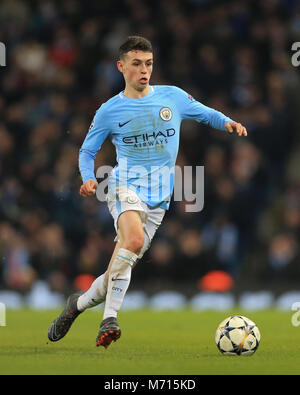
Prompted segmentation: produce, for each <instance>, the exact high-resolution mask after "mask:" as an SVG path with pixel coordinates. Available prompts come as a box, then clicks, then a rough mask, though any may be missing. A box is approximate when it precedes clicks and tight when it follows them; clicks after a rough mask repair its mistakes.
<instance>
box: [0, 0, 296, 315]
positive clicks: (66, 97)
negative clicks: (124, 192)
mask: <svg viewBox="0 0 300 395" xmlns="http://www.w3.org/2000/svg"><path fill="white" fill-rule="evenodd" d="M0 22H1V23H0V41H1V42H3V43H4V44H5V45H6V51H7V59H6V66H5V67H1V69H0V83H1V91H0V251H1V261H0V289H1V292H0V295H1V298H2V299H1V300H2V301H5V303H7V304H8V305H9V306H11V307H16V306H18V304H20V303H23V302H24V300H26V301H27V303H29V302H30V301H31V303H32V306H40V307H41V306H52V305H55V303H56V302H57V301H60V299H59V298H58V299H57V298H56V299H55V298H53V296H58V295H65V296H66V295H68V294H69V293H70V292H72V291H73V289H74V288H76V289H78V288H82V287H84V286H86V284H88V283H89V281H90V280H91V279H92V278H93V276H98V275H100V274H101V273H102V272H103V271H104V270H105V268H106V265H107V262H108V260H109V258H110V255H111V253H112V250H113V247H114V241H113V239H114V228H113V222H112V218H111V217H110V214H109V212H108V210H107V207H106V205H105V204H104V203H101V202H99V201H98V200H97V199H96V198H89V199H84V198H81V197H80V196H79V193H78V191H79V187H80V185H81V179H80V175H79V172H78V150H79V148H80V146H81V144H82V142H83V139H84V137H85V135H86V133H87V130H88V128H89V125H90V123H91V120H92V118H93V114H94V112H95V110H96V109H97V108H98V107H99V106H100V104H101V103H103V102H105V101H106V100H107V99H108V98H110V97H111V96H113V95H115V94H116V93H118V92H119V91H121V90H122V89H123V87H124V85H123V79H122V76H121V74H120V73H119V72H118V71H117V69H116V67H115V62H116V59H117V50H118V47H119V45H120V43H122V42H123V41H124V39H126V37H127V36H128V35H130V34H140V35H144V36H145V37H147V38H148V39H149V40H151V41H152V43H153V47H154V56H155V67H154V72H153V76H152V80H151V83H152V84H153V85H154V84H173V85H177V86H179V87H181V88H183V89H184V90H186V91H188V92H189V93H190V94H192V95H193V96H194V97H195V98H197V99H198V100H199V101H201V102H202V103H204V104H206V105H208V106H211V107H213V108H215V109H217V110H220V111H222V112H224V113H225V114H226V115H229V116H230V117H231V118H233V119H234V120H236V121H238V122H241V123H243V124H244V125H245V126H246V127H247V130H248V138H243V139H241V138H238V137H233V136H228V135H227V134H225V133H222V132H220V131H215V130H212V129H210V128H208V127H206V126H204V125H201V124H198V123H196V122H193V121H184V122H183V124H182V132H181V145H180V152H179V156H178V161H177V164H179V165H181V166H184V165H189V166H196V165H202V166H205V204H204V209H203V211H201V212H199V213H187V212H185V202H172V204H171V209H170V211H169V212H168V213H167V215H166V217H165V220H164V222H163V225H162V226H161V228H160V229H159V231H158V233H157V235H156V237H155V239H154V240H153V243H152V247H151V249H150V250H149V251H148V252H147V253H146V255H145V257H144V259H143V262H141V263H140V264H139V265H138V266H137V267H136V269H135V271H134V274H133V279H132V283H131V287H130V289H131V290H132V291H134V290H136V291H144V292H145V293H146V294H147V295H155V294H157V292H160V291H164V290H165V291H176V292H180V294H177V296H178V295H184V296H186V297H192V296H193V295H197V294H202V295H203V294H204V293H205V292H207V291H209V292H213V293H214V294H215V292H217V293H218V292H219V294H220V295H222V296H224V292H225V294H226V295H227V296H228V295H241V293H242V292H245V291H247V292H256V294H251V295H252V296H255V295H256V296H257V297H258V299H254V300H255V301H256V302H257V304H256V302H255V306H256V307H258V306H259V303H261V305H266V303H267V301H268V300H270V294H269V293H268V291H271V292H272V294H271V295H273V296H274V295H282V294H283V293H285V292H287V291H297V290H299V279H300V260H299V231H300V182H299V171H300V160H299V158H300V138H299V128H300V111H299V109H300V104H299V100H300V99H299V87H300V67H299V68H297V67H293V65H292V63H291V57H292V54H293V53H292V51H291V46H292V43H293V42H295V41H300V40H299V37H300V6H299V2H298V1H296V0H266V1H251V0H246V1H242V2H241V1H231V0H228V1H224V2H220V1H213V0H186V1H179V0H160V1H156V0H155V1H151V2H149V1H146V0H124V1H108V0H101V1H94V0H91V1H89V2H86V3H83V2H80V1H79V0H65V1H64V2H60V1H48V0H40V1H34V0H31V1H19V0H2V1H1V4H0ZM114 161H115V157H114V151H113V148H112V146H111V144H110V143H109V142H106V143H105V144H104V146H103V147H102V149H101V151H100V154H99V155H98V157H97V161H96V168H97V167H99V166H101V165H103V164H106V165H113V164H114ZM220 273H221V274H224V273H226V274H227V275H228V276H225V277H224V275H223V276H221V277H220V276H218V274H220ZM208 274H209V276H208ZM257 292H258V293H257ZM206 295H207V294H206ZM173 296H174V294H173ZM26 298H27V299H26ZM268 298H269V299H268ZM222 300H225V299H224V298H223V299H222ZM177 302H178V299H177ZM167 303H169V300H168V302H167ZM250 304H251V303H250Z"/></svg>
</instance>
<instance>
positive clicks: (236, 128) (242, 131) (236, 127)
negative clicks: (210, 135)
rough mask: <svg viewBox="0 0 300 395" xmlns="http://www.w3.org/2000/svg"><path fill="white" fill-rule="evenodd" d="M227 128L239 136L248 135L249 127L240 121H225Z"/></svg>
mask: <svg viewBox="0 0 300 395" xmlns="http://www.w3.org/2000/svg"><path fill="white" fill-rule="evenodd" d="M225 129H226V130H227V132H229V133H236V134H238V135H239V136H245V137H246V136H247V129H246V128H245V127H244V126H243V125H242V124H241V123H238V122H226V123H225Z"/></svg>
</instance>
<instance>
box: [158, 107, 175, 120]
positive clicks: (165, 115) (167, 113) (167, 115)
mask: <svg viewBox="0 0 300 395" xmlns="http://www.w3.org/2000/svg"><path fill="white" fill-rule="evenodd" d="M159 115H160V117H161V119H162V120H163V121H170V119H172V116H173V114H172V111H171V110H170V108H169V107H163V108H162V109H161V110H160V112H159Z"/></svg>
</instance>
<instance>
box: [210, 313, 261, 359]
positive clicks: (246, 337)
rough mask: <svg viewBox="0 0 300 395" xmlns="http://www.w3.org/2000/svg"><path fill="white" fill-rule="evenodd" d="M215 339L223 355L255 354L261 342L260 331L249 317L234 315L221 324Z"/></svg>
mask: <svg viewBox="0 0 300 395" xmlns="http://www.w3.org/2000/svg"><path fill="white" fill-rule="evenodd" d="M215 340H216V345H217V347H218V349H219V350H220V351H221V353H222V354H223V355H253V354H254V353H255V351H256V350H257V348H258V346H259V343H260V332H259V329H258V327H257V326H256V325H255V323H254V322H253V321H251V320H249V318H246V317H243V316H241V315H232V316H230V317H227V318H226V319H225V320H224V321H222V322H221V323H220V324H219V326H218V328H217V331H216V337H215Z"/></svg>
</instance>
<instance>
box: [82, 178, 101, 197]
mask: <svg viewBox="0 0 300 395" xmlns="http://www.w3.org/2000/svg"><path fill="white" fill-rule="evenodd" d="M97 186H98V182H97V181H95V180H88V181H86V182H85V183H84V184H82V185H81V187H80V191H79V193H80V195H81V196H83V197H89V196H92V195H95V193H96V190H97Z"/></svg>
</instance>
